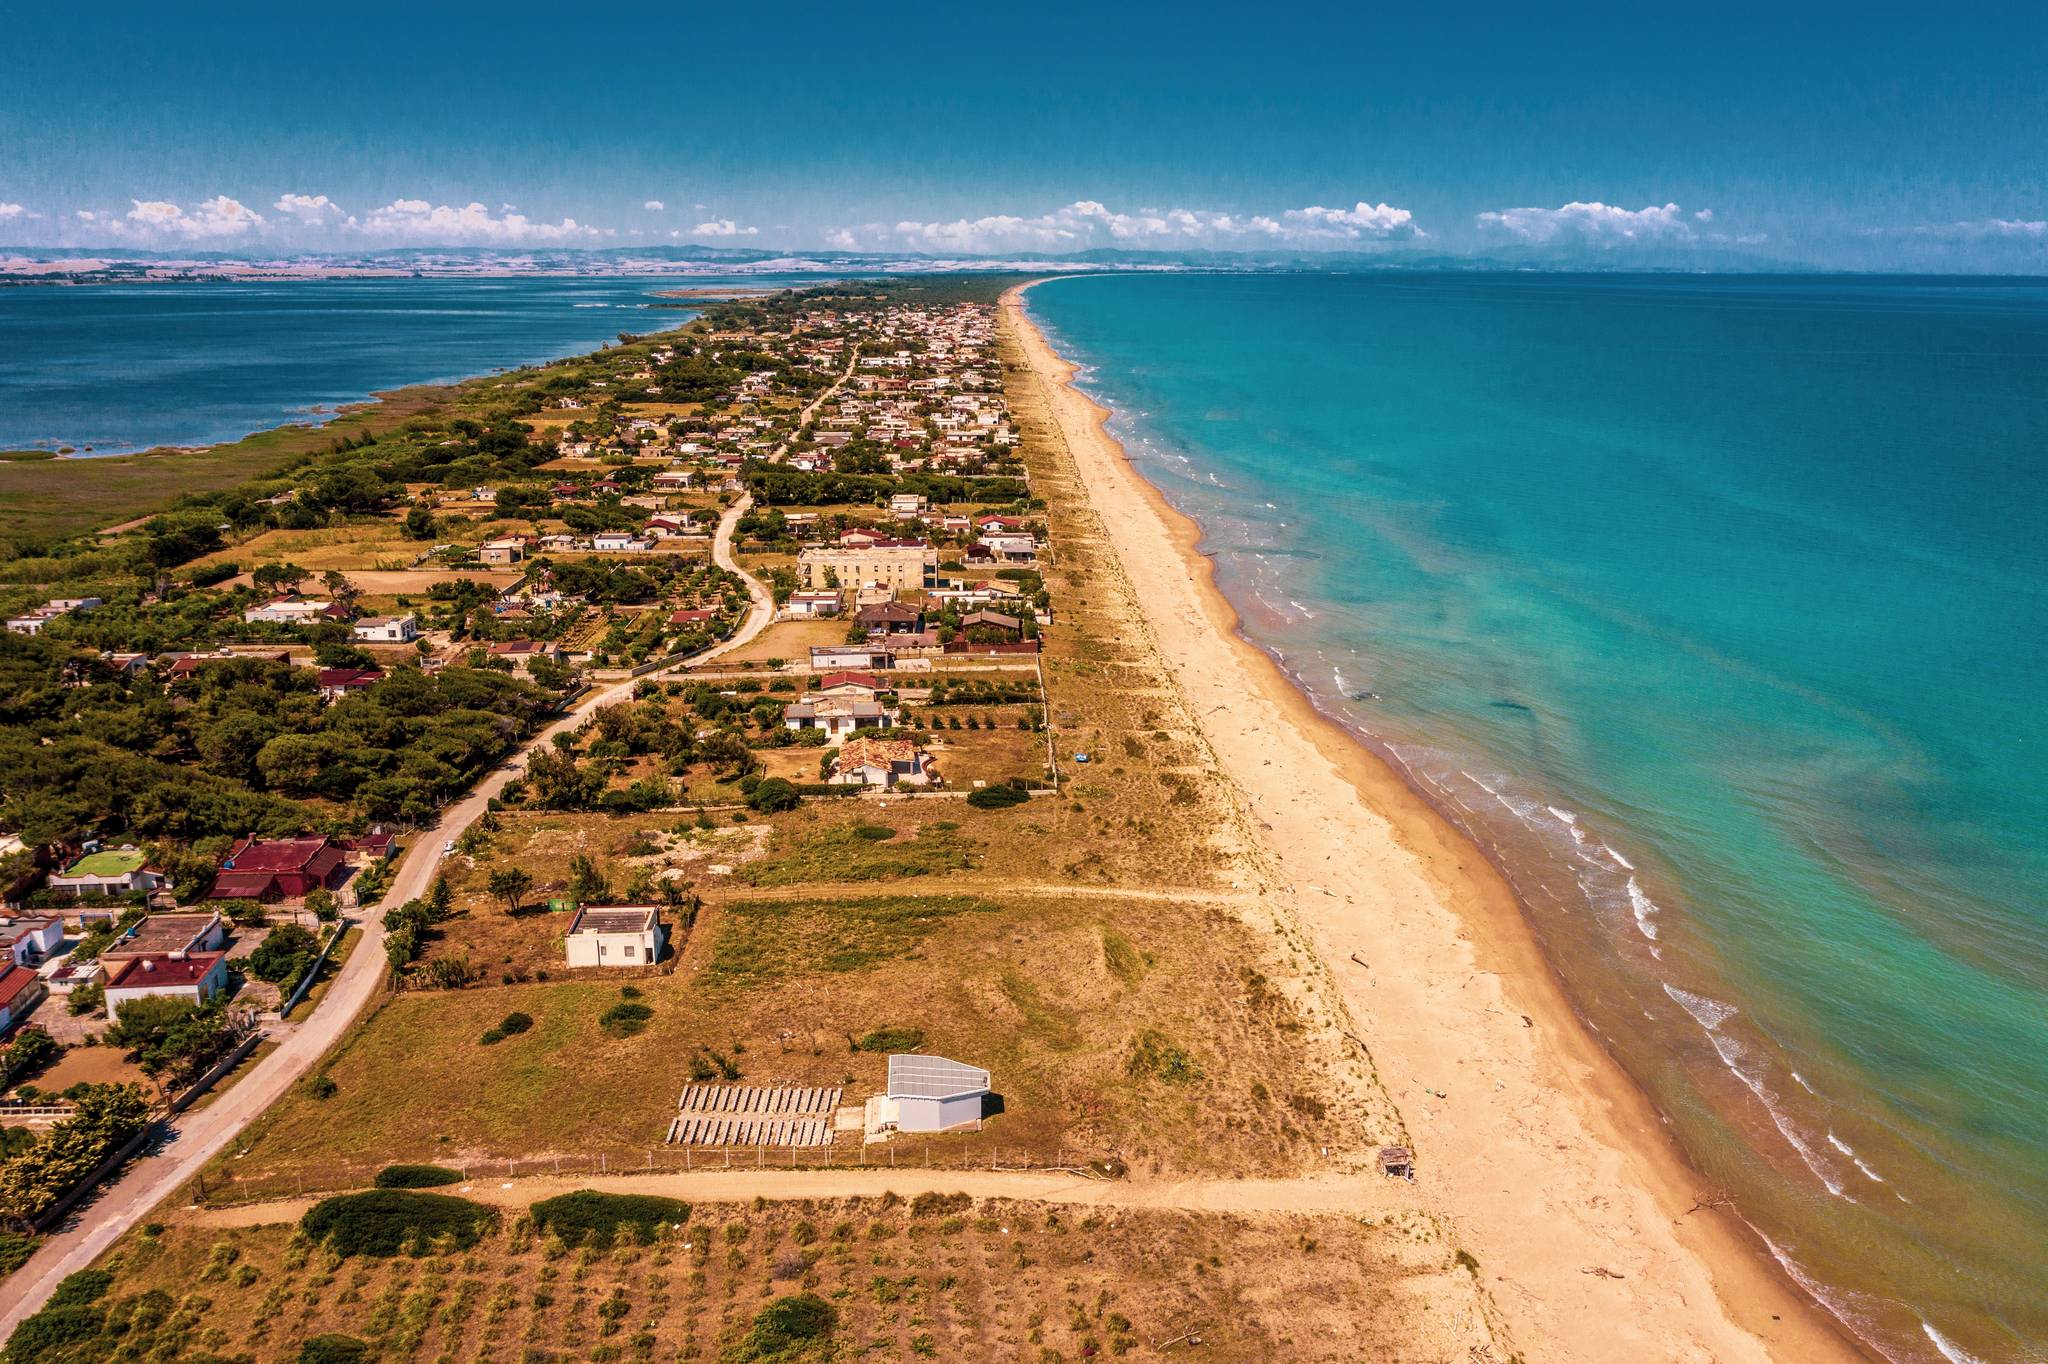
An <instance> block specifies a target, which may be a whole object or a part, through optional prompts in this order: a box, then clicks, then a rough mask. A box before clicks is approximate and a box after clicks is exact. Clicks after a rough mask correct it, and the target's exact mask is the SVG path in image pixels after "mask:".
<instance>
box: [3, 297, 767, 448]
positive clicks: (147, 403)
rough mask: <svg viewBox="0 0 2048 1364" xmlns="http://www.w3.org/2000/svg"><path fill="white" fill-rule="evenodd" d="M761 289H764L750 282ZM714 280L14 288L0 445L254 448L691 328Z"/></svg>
mask: <svg viewBox="0 0 2048 1364" xmlns="http://www.w3.org/2000/svg"><path fill="white" fill-rule="evenodd" d="M746 282H747V283H748V284H749V285H752V284H755V283H758V282H759V281H756V280H748V281H746ZM716 283H718V281H715V280H705V279H697V278H691V279H676V278H668V279H660V280H638V279H556V278H531V277H522V278H510V279H350V280H294V281H287V282H281V283H248V284H233V283H194V284H170V283H166V284H136V285H93V286H89V287H80V288H62V287H25V288H0V450H26V449H56V448H59V447H62V446H66V445H68V446H72V447H74V448H75V449H79V450H81V451H82V450H83V448H84V447H86V446H91V447H92V452H93V453H95V454H115V453H120V452H124V451H130V450H137V449H145V448H148V447H149V446H153V445H207V444H212V443H214V442H217V441H226V440H237V439H239V438H241V437H242V436H245V435H247V434H248V433H249V432H251V431H255V430H259V429H261V428H264V427H270V426H276V425H279V424H281V423H283V422H287V421H305V420H318V419H319V415H320V413H319V411H317V410H316V409H322V408H325V409H331V408H333V407H334V406H335V405H337V404H341V403H349V402H359V401H361V400H362V399H364V398H367V397H369V396H370V394H371V392H372V391H373V390H379V389H388V388H396V387H399V386H401V385H404V384H416V383H434V382H441V381H446V380H451V379H459V378H464V377H467V376H469V375H472V374H480V373H484V372H487V371H489V370H491V369H493V368H497V367H501V366H506V367H509V366H514V365H521V364H531V363H536V362H539V361H543V360H554V359H559V358H561V357H563V356H566V355H577V354H581V353H582V352H584V351H589V350H595V349H596V348H597V347H598V346H599V345H600V344H601V343H603V342H605V341H608V340H610V339H612V338H613V337H615V336H616V335H618V333H620V332H622V331H635V332H649V331H657V330H660V329H663V328H667V327H675V326H680V325H682V323H683V322H685V321H686V320H688V318H689V317H690V316H691V314H690V313H689V312H687V311H681V310H677V309H674V308H655V307H652V306H650V305H653V304H657V303H661V302H669V303H678V302H682V300H675V299H670V300H663V299H659V298H657V297H656V296H655V293H656V291H657V290H659V289H674V288H681V287H689V288H696V287H700V286H707V285H714V284H716Z"/></svg>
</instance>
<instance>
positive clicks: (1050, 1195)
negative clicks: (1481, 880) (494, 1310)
mask: <svg viewBox="0 0 2048 1364" xmlns="http://www.w3.org/2000/svg"><path fill="white" fill-rule="evenodd" d="M589 1188H597V1189H601V1190H603V1191H604V1192H606V1193H622V1194H659V1195H662V1196H663V1197H667V1198H680V1199H684V1200H686V1201H702V1202H716V1203H743V1202H749V1201H751V1200H753V1199H755V1198H766V1199H772V1200H777V1201H780V1200H784V1199H807V1198H879V1197H881V1196H882V1195H884V1194H891V1193H893V1194H896V1195H898V1196H899V1197H904V1198H913V1197H916V1196H917V1195H918V1194H922V1193H942V1194H951V1193H964V1194H967V1195H968V1196H969V1197H972V1198H1007V1199H1015V1200H1018V1201H1020V1202H1033V1203H1066V1204H1075V1205H1079V1206H1084V1207H1114V1208H1166V1209H1176V1210H1179V1211H1183V1212H1222V1213H1235V1214H1240V1215H1254V1214H1287V1215H1293V1216H1314V1215H1325V1214H1328V1215H1340V1216H1361V1215H1364V1216H1375V1217H1382V1216H1386V1215H1387V1214H1389V1213H1396V1212H1412V1211H1422V1210H1424V1209H1423V1204H1422V1202H1421V1200H1420V1199H1419V1198H1418V1197H1417V1194H1416V1190H1415V1186H1413V1185H1411V1184H1406V1183H1403V1182H1402V1181H1400V1180H1396V1179H1375V1178H1366V1179H1360V1178H1355V1177H1354V1178H1323V1177H1318V1178H1313V1179H1208V1180H1161V1181H1145V1182H1131V1181H1127V1180H1112V1179H1095V1178H1090V1177H1088V1176H1085V1175H1078V1174H1069V1173H1065V1172H1062V1171H1057V1170H928V1169H920V1170H911V1169H904V1170H866V1169H862V1170H777V1169H775V1168H774V1167H773V1166H770V1167H768V1168H766V1169H751V1170H750V1169H735V1170H726V1169H716V1170H698V1171H695V1172H693V1173H686V1174H675V1173H668V1174H656V1175H609V1176H603V1175H600V1176H591V1175H583V1176H576V1177H560V1178H558V1177H554V1176H543V1177H541V1178H537V1179H514V1180H490V1179H478V1180H475V1181H473V1182H471V1183H468V1184H463V1185H459V1186H450V1187H449V1188H448V1189H447V1190H446V1192H449V1193H455V1194H460V1195H461V1196H462V1197H465V1198H471V1199H475V1200H476V1201H478V1202H480V1203H490V1204H493V1205H495V1206H497V1207H501V1208H526V1207H528V1206H530V1205H532V1204H534V1203H537V1202H539V1201H540V1200H541V1199H544V1198H553V1197H555V1196H556V1195H558V1194H565V1193H569V1192H571V1191H573V1190H576V1189H589ZM318 1201H319V1199H318V1198H288V1199H279V1200H276V1201H274V1202H267V1203H243V1204H238V1205H235V1206H232V1207H225V1208H194V1209H191V1210H189V1211H187V1212H184V1213H181V1214H179V1216H178V1220H179V1221H181V1222H184V1223H186V1224H188V1225H192V1226H203V1227H257V1226H269V1225H272V1224H275V1223H278V1222H295V1221H297V1220H298V1219H299V1217H300V1216H301V1215H303V1214H304V1213H305V1211H306V1209H308V1208H310V1207H312V1206H313V1204H315V1203H316V1202H318Z"/></svg>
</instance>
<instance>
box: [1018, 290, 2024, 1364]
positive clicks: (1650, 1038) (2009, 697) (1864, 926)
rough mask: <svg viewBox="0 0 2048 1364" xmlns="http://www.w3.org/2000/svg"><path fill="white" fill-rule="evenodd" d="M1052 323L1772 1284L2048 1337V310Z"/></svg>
mask: <svg viewBox="0 0 2048 1364" xmlns="http://www.w3.org/2000/svg"><path fill="white" fill-rule="evenodd" d="M1028 297H1029V306H1030V309H1031V312H1032V314H1033V316H1034V318H1035V319H1037V320H1038V321H1039V322H1040V323H1041V324H1042V325H1044V326H1045V327H1046V330H1047V332H1048V335H1049V339H1051V340H1052V341H1053V343H1054V344H1055V346H1056V347H1058V348H1059V349H1061V350H1062V351H1063V353H1065V354H1067V355H1068V356H1069V357H1070V358H1072V359H1074V360H1076V361H1077V362H1079V363H1082V364H1083V365H1084V366H1085V367H1086V368H1085V370H1084V373H1083V376H1082V383H1083V386H1084V387H1086V388H1088V389H1089V390H1090V391H1091V392H1092V393H1094V394H1095V395H1096V396H1098V397H1099V398H1100V399H1101V400H1102V401H1103V402H1104V404H1105V405H1106V406H1109V407H1111V408H1113V409H1114V410H1115V412H1116V413H1117V416H1116V418H1115V419H1114V421H1113V424H1112V429H1113V430H1114V431H1115V432H1116V433H1117V434H1118V435H1119V436H1120V437H1121V438H1122V439H1123V440H1124V442H1125V444H1126V446H1127V447H1128V448H1129V449H1130V450H1131V452H1132V456H1133V458H1134V459H1135V460H1136V461H1137V462H1138V464H1139V466H1140V468H1141V469H1142V470H1143V472H1144V473H1145V474H1146V476H1147V477H1149V478H1151V479H1152V480H1153V481H1154V482H1156V483H1157V484H1158V485H1159V486H1160V487H1161V489H1162V490H1163V491H1164V492H1165V493H1166V494H1167V496H1168V497H1169V498H1170V499H1171V500H1172V501H1173V502H1175V503H1176V504H1177V505H1178V506H1180V507H1181V508H1182V509H1183V510H1184V511H1186V512H1188V513H1189V514H1191V515H1192V516H1194V517H1195V519H1196V520H1198V521H1199V522H1200V523H1201V524H1202V526H1203V527H1204V530H1205V532H1206V540H1207V548H1208V550H1209V551H1211V552H1212V553H1213V554H1214V555H1215V556H1216V558H1217V562H1218V569H1219V577H1220V580H1221V582H1222V584H1223V586H1224V588H1225V590H1226V591H1227V592H1228V593H1229V594H1230V596H1231V597H1232V598H1233V599H1234V600H1235V601H1236V602H1237V604H1238V606H1239V608H1240V610H1241V611H1242V613H1243V615H1244V618H1245V628H1246V631H1247V633H1248V634H1249V635H1251V637H1252V638H1253V639H1254V640H1256V641H1257V642H1258V643H1260V644H1262V645H1264V646H1265V647H1267V648H1268V649H1269V650H1271V651H1272V652H1274V653H1275V654H1277V655H1279V656H1280V657H1281V659H1282V660H1283V662H1284V664H1285V665H1286V666H1287V667H1288V668H1289V669H1290V671H1292V672H1293V673H1294V675H1295V676H1296V677H1297V678H1298V680H1299V681H1300V682H1301V683H1302V684H1303V685H1304V686H1305V687H1307V688H1308V689H1309V690H1310V691H1311V692H1312V693H1313V694H1314V695H1315V696H1316V698H1317V699H1318V700H1319V702H1321V703H1322V704H1324V705H1325V706H1326V708H1328V709H1330V710H1331V711H1332V712H1333V713H1335V714H1337V715H1339V716H1340V717H1341V718H1343V719H1345V720H1346V721H1347V722H1349V723H1350V724H1352V725H1353V726H1355V727H1356V728H1357V729H1358V730H1359V731H1360V732H1361V733H1363V734H1367V735H1369V736H1372V737H1373V738H1374V740H1375V741H1377V742H1378V743H1379V744H1381V745H1382V746H1383V747H1384V748H1385V750H1386V751H1388V752H1390V753H1391V754H1392V755H1393V756H1394V757H1395V759H1396V760H1397V761H1398V762H1400V763H1402V764H1403V765H1405V766H1406V767H1407V768H1408V769H1409V770H1410V772H1411V773H1412V775H1413V776H1414V778H1415V780H1416V781H1417V783H1418V785H1420V786H1421V787H1422V788H1423V789H1424V790H1425V792H1426V793H1428V794H1429V795H1430V796H1431V797H1432V798H1433V799H1434V800H1435V801H1436V802H1437V803H1438V804H1439V806H1440V808H1442V809H1444V810H1445V811H1446V813H1448V814H1449V815H1451V816H1452V817H1453V818H1454V819H1456V820H1457V821H1458V822H1460V823H1462V824H1463V825H1465V826H1466V827H1467V828H1468V829H1470V830H1471V831H1472V832H1474V833H1475V834H1476V835H1477V836H1478V837H1479V838H1480V839H1481V841H1482V842H1483V843H1484V844H1485V845H1486V846H1487V847H1488V848H1489V849H1490V850H1491V851H1492V852H1493V853H1494V854H1495V855H1496V857H1497V859H1498V860H1499V861H1500V862H1501V863H1502V865H1503V866H1504V867H1505V868H1506V869H1507V870H1508V871H1509V873H1510V875H1511V877H1512V879H1513V880H1514V881H1515V883H1516V884H1517V886H1518V888H1519V889H1520V890H1521V891H1522V893H1523V896H1524V898H1525V900H1526V901H1527V902H1528V904H1529V909H1530V914H1531V918H1532V921H1533V922H1534V924H1535V926H1536V928H1537V930H1538V932H1539V934H1540V935H1541V936H1542V937H1543V939H1544V940H1545V942H1546V945H1547V946H1548V948H1549V949H1550V952H1551V955H1552V957H1553V960H1554V961H1555V962H1556V963H1557V965H1558V968H1559V970H1560V973H1561V974H1562V975H1563V976H1564V978H1565V980H1566V982H1567V985H1568V986H1569V988H1570V989H1571V991H1572V993H1573V996H1574V999H1575V1001H1576V1002H1577V1004H1578V1005H1579V1007H1580V1009H1581V1011H1582V1012H1583V1013H1584V1014H1585V1016H1586V1018H1587V1020H1588V1021H1589V1022H1590V1023H1591V1025H1592V1026H1594V1027H1595V1028H1596V1029H1598V1030H1599V1031H1600V1032H1601V1033H1602V1035H1603V1036H1604V1037H1605V1038H1606V1039H1607V1040H1608V1042H1609V1044H1610V1045H1611V1046H1612V1048H1613V1049H1614V1050H1615V1051H1616V1053H1617V1054H1618V1056H1619V1057H1620V1058H1621V1059H1622V1061H1623V1062H1624V1064H1625V1065H1627V1066H1628V1068H1629V1069H1630V1070H1631V1072H1632V1073H1633V1074H1635V1075H1636V1076H1637V1077H1638V1079H1639V1080H1640V1081H1641V1082H1642V1083H1644V1084H1645V1085H1646V1086H1647V1087H1648V1088H1649V1089H1650V1091H1651V1092H1652V1093H1653V1094H1654V1095H1655V1097H1656V1098H1657V1099H1658V1101H1659V1103H1660V1104H1661V1106H1662V1107H1663V1108H1664V1110H1665V1111H1666V1112H1667V1113H1668V1114H1669V1115H1670V1116H1671V1118H1672V1120H1673V1122H1674V1124H1675V1126H1676V1128H1677V1130H1678V1131H1679V1133H1680V1134H1681V1136H1682V1138H1683V1140H1684V1142H1685V1145H1686V1146H1687V1148H1688V1150H1689V1151H1690V1153H1691V1154H1692V1156H1693V1158H1694V1160H1695V1161H1696V1163H1697V1164H1698V1165H1699V1167H1700V1169H1701V1171H1702V1176H1703V1181H1705V1182H1707V1183H1710V1184H1713V1185H1718V1186H1720V1187H1722V1188H1724V1189H1726V1190H1728V1191H1730V1192H1732V1193H1734V1194H1735V1195H1736V1197H1737V1200H1738V1203H1737V1206H1738V1207H1739V1208H1740V1209H1741V1211H1742V1213H1743V1215H1744V1216H1745V1217H1746V1218H1748V1220H1749V1221H1750V1222H1751V1224H1752V1225H1753V1226H1755V1227H1756V1229H1757V1230H1758V1232H1759V1233H1760V1235H1761V1236H1762V1237H1763V1238H1766V1239H1767V1241H1768V1243H1769V1246H1770V1248H1771V1249H1772V1250H1773V1251H1775V1253H1776V1254H1777V1255H1778V1256H1779V1258H1780V1259H1781V1261H1782V1262H1783V1263H1784V1264H1785V1265H1786V1266H1787V1268H1788V1270H1789V1271H1790V1272H1791V1273H1793V1274H1794V1275H1795V1276H1796V1277H1799V1278H1801V1279H1802V1280H1803V1281H1804V1282H1806V1283H1807V1284H1808V1285H1809V1286H1810V1287H1811V1288H1812V1289H1813V1291H1815V1292H1816V1293H1817V1294H1818V1295H1820V1296H1821V1297H1822V1298H1823V1300H1824V1301H1826V1302H1827V1303H1829V1305H1830V1306H1831V1307H1832V1308H1833V1309H1834V1310H1835V1311H1836V1312H1837V1313H1838V1314H1839V1315H1840V1316H1842V1318H1843V1319H1844V1320H1845V1322H1847V1323H1848V1324H1849V1325H1850V1326H1851V1328H1852V1329H1853V1330H1855V1331H1856V1332H1857V1333H1858V1334H1859V1335H1861V1336H1862V1337H1863V1338H1864V1339H1865V1340H1866V1341H1867V1342H1869V1343H1870V1344H1871V1346H1872V1347H1873V1348H1874V1349H1876V1350H1878V1351H1880V1352H1881V1353H1884V1354H1887V1355H1889V1356H1890V1357H1892V1358H1895V1359H1900V1360H1906V1359H1913V1360H1920V1359H1925V1360H1941V1359H1948V1360H1953V1361H1963V1360H1967V1359H1971V1358H1975V1359H1981V1360H1987V1361H1990V1360H1997V1361H2006V1360H2020V1359H2028V1358H2038V1357H2040V1356H2041V1355H2042V1354H2044V1353H2048V847H2044V834H2048V718H2044V705H2048V283H2044V282H2040V281H2034V282H2011V281H2006V282H1995V281H1994V282H1969V283H1959V282H1956V281H1932V280H1904V279H1893V280H1885V279H1839V278H1835V279H1762V280H1760V279H1747V278H1745V279H1712V278H1698V277H1682V278H1679V277H1655V278H1618V277H1558V276H1509V275H1492V276H1464V275H1428V276H1402V275H1372V276H1354V277H1338V278H1331V277H1320V276H1318V277H1277V278H1276V277H1250V278H1247V277H1199V276H1179V277H1171V276H1169V277H1100V278H1089V279H1073V280H1063V281H1056V282H1053V283H1050V284H1046V285H1042V286H1040V287H1038V288H1037V289H1035V290H1034V291H1033V292H1032V293H1031V294H1030V295H1029V296H1028ZM1424 1154H1425V1157H1426V1153H1424Z"/></svg>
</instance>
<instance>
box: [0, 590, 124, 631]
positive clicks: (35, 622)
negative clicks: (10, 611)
mask: <svg viewBox="0 0 2048 1364" xmlns="http://www.w3.org/2000/svg"><path fill="white" fill-rule="evenodd" d="M102 604H103V603H102V602H101V601H100V599H99V598H98V597H52V598H51V599H50V600H48V601H46V602H44V603H43V604H42V605H41V606H38V607H35V608H34V609H33V610H29V611H24V612H22V613H21V614H20V615H18V616H9V617H8V618H7V628H8V629H10V630H12V631H13V632H14V633H15V634H17V635H39V634H41V633H42V632H43V627H44V626H45V625H48V624H49V623H50V622H51V621H53V620H55V619H57V618H58V617H59V616H68V615H70V614H71V613H72V612H74V611H81V612H82V611H91V610H93V609H94V608H96V607H98V606H100V605H102Z"/></svg>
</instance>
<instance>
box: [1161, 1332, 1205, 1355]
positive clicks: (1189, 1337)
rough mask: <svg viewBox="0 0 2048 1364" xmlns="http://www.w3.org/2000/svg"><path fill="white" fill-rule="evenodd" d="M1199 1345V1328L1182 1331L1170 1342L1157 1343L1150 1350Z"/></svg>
mask: <svg viewBox="0 0 2048 1364" xmlns="http://www.w3.org/2000/svg"><path fill="white" fill-rule="evenodd" d="M1201 1343H1202V1335H1201V1331H1200V1329H1199V1328H1197V1329H1196V1330H1193V1331H1184V1332H1182V1333H1181V1334H1180V1335H1177V1336H1175V1337H1174V1338H1173V1339H1172V1340H1162V1341H1159V1342H1157V1343H1156V1344H1154V1345H1153V1346H1152V1348H1153V1349H1155V1350H1170V1349H1172V1348H1173V1347H1174V1346H1176V1345H1182V1344H1186V1345H1200V1344H1201Z"/></svg>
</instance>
